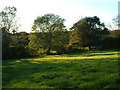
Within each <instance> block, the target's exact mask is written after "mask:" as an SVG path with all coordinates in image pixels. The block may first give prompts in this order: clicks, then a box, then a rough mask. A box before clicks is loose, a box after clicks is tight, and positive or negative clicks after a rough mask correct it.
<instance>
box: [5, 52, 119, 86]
mask: <svg viewBox="0 0 120 90" xmlns="http://www.w3.org/2000/svg"><path fill="white" fill-rule="evenodd" d="M118 54H120V52H118V51H91V52H86V53H74V54H64V55H53V56H50V55H49V56H46V57H43V58H28V59H20V60H9V61H3V88H116V87H118V86H117V85H118V82H117V81H116V79H117V78H118V77H117V76H118Z"/></svg>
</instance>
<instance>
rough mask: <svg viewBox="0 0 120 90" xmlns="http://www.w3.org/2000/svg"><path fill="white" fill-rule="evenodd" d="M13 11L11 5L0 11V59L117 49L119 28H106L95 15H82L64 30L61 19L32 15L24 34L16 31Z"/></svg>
mask: <svg viewBox="0 0 120 90" xmlns="http://www.w3.org/2000/svg"><path fill="white" fill-rule="evenodd" d="M16 13H17V9H16V8H15V7H5V8H4V9H3V10H2V11H1V12H0V22H1V23H0V30H2V58H3V59H14V58H25V57H30V56H32V57H35V56H43V55H46V54H63V53H72V52H82V51H88V50H103V49H120V47H119V46H120V44H119V43H118V42H119V40H120V30H112V31H110V30H108V28H106V26H105V24H104V23H102V22H101V21H100V19H99V17H97V16H93V17H85V18H82V19H80V20H79V21H78V22H76V23H74V24H73V26H72V27H71V28H70V30H67V29H66V26H65V25H64V22H65V19H62V18H61V17H60V16H59V15H55V14H52V13H49V14H45V15H43V16H38V17H36V19H35V20H34V22H33V25H32V28H31V29H32V31H31V32H30V33H27V32H17V29H18V28H19V27H18V25H17V24H16Z"/></svg>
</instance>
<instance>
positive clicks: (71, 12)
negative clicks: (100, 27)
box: [0, 0, 119, 32]
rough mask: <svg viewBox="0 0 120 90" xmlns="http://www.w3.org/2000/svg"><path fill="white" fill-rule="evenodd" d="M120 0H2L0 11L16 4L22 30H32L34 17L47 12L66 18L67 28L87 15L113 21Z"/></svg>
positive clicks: (107, 21)
mask: <svg viewBox="0 0 120 90" xmlns="http://www.w3.org/2000/svg"><path fill="white" fill-rule="evenodd" d="M118 1H119V0H0V11H1V10H2V9H3V8H4V7H6V6H15V7H16V8H17V16H18V17H20V18H19V20H18V22H19V23H20V24H21V27H20V31H26V32H30V31H31V27H32V24H33V22H34V19H36V17H37V16H41V15H44V14H46V13H54V14H56V15H59V16H60V17H61V18H64V19H66V22H65V25H66V26H67V28H70V27H72V25H73V23H75V22H77V21H78V20H79V19H80V18H82V17H85V16H98V17H100V19H101V21H102V22H104V23H105V24H110V23H112V19H113V18H115V17H116V16H117V15H118Z"/></svg>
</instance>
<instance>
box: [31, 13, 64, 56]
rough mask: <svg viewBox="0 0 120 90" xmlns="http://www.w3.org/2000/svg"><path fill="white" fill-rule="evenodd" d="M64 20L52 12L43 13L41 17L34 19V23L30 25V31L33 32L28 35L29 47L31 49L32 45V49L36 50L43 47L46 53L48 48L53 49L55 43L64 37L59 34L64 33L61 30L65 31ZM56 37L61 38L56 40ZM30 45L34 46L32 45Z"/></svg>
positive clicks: (48, 52) (48, 51)
mask: <svg viewBox="0 0 120 90" xmlns="http://www.w3.org/2000/svg"><path fill="white" fill-rule="evenodd" d="M64 21H65V20H64V19H62V18H60V16H58V15H54V14H45V15H44V16H41V17H40V16H38V17H37V18H36V19H35V20H34V24H33V26H32V31H33V32H35V33H34V34H31V36H30V43H29V46H30V48H32V49H33V47H35V48H34V49H35V50H38V51H39V50H41V49H44V50H45V51H47V54H50V50H52V49H53V47H54V46H55V44H56V45H57V46H58V44H57V43H58V42H61V41H63V40H64V38H61V35H62V36H63V35H64V33H63V32H65V31H66V29H65V26H64V24H63V23H64ZM58 33H59V35H58ZM56 35H57V36H56ZM56 37H57V38H59V39H60V38H61V40H59V41H58V42H57V40H55V39H56ZM63 37H64V36H63ZM33 40H35V41H36V42H35V41H33ZM55 41H56V42H55ZM61 43H62V42H61ZM62 44H64V43H62ZM31 45H34V46H33V47H32V46H31ZM59 45H60V44H59ZM61 46H62V45H61Z"/></svg>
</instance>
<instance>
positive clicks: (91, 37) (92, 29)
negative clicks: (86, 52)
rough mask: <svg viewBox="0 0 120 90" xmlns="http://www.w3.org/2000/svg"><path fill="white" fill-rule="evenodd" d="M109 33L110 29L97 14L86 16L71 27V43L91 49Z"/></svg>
mask: <svg viewBox="0 0 120 90" xmlns="http://www.w3.org/2000/svg"><path fill="white" fill-rule="evenodd" d="M107 33H108V29H107V28H106V27H105V25H104V23H101V22H100V19H99V18H98V17H97V16H94V17H85V18H82V19H81V20H79V21H78V22H77V23H75V24H74V25H73V27H72V28H71V35H70V44H72V45H78V46H82V47H89V49H91V46H95V45H97V44H98V43H99V42H98V41H99V39H100V37H101V36H102V35H103V34H107Z"/></svg>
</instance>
